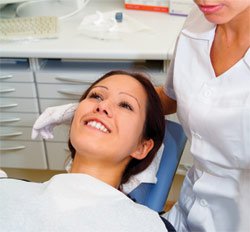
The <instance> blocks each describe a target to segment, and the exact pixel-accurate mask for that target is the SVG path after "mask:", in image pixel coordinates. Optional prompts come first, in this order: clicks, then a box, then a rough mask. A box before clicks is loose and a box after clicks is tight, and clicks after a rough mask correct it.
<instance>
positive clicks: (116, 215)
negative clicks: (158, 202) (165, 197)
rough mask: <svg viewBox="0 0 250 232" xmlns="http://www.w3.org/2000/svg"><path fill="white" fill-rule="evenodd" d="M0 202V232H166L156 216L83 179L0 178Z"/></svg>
mask: <svg viewBox="0 0 250 232" xmlns="http://www.w3.org/2000/svg"><path fill="white" fill-rule="evenodd" d="M0 199H1V210H0V228H1V231H12V232H15V231H20V230H21V231H22V232H29V231H30V232H36V231H39V232H40V231H50V232H64V231H69V232H70V231H88V232H110V231H119V232H134V231H143V232H161V231H166V228H165V225H164V223H163V222H162V220H161V219H160V217H159V215H158V213H157V212H155V211H153V210H151V209H149V208H147V207H145V206H143V205H140V204H137V203H135V202H133V201H132V200H131V199H129V198H128V197H127V196H126V195H125V194H123V193H122V192H120V191H119V190H117V189H115V188H113V187H112V186H110V185H108V184H106V183H104V182H102V181H100V180H98V179H95V178H94V177H92V176H89V175H85V174H59V175H55V176H54V177H52V178H51V179H50V180H49V181H47V182H44V183H33V182H25V181H20V180H15V179H0ZM138 222H139V223H138Z"/></svg>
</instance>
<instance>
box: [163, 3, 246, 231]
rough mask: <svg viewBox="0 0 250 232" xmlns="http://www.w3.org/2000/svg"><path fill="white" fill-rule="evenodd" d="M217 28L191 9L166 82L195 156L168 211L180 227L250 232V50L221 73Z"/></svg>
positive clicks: (197, 11) (191, 229)
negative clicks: (216, 59) (213, 52)
mask: <svg viewBox="0 0 250 232" xmlns="http://www.w3.org/2000/svg"><path fill="white" fill-rule="evenodd" d="M215 29H216V25H214V24H211V23H209V22H208V21H207V20H206V19H205V18H204V16H203V14H202V13H201V12H200V11H199V10H198V9H197V8H195V9H194V10H193V11H192V12H191V14H190V16H189V17H188V19H187V21H186V23H185V25H184V28H183V30H182V31H181V33H180V36H179V38H178V41H177V46H176V50H175V57H174V60H173V61H172V63H171V65H170V70H169V74H168V77H167V81H166V84H165V93H166V94H168V96H170V97H171V98H173V99H176V100H177V116H178V119H179V120H180V122H181V124H182V126H183V128H184V130H185V133H186V135H187V137H188V139H189V141H190V143H191V154H192V155H193V158H194V166H193V167H192V168H191V169H190V170H189V172H188V173H187V175H186V177H185V180H184V183H183V186H182V189H181V193H180V198H179V202H178V204H176V205H175V206H174V207H173V208H172V210H171V211H170V212H169V214H168V215H167V216H166V217H167V219H168V220H169V221H170V222H171V223H172V224H173V225H174V226H175V228H176V230H177V231H178V232H181V231H185V232H186V231H208V232H213V231H214V232H230V231H232V232H237V231H250V216H249V215H250V213H249V208H250V197H249V196H250V49H248V51H247V52H246V54H245V56H244V57H243V58H242V59H241V60H240V61H238V62H237V63H236V64H235V65H233V66H232V67H231V68H230V69H229V70H227V71H226V72H225V73H223V74H221V75H220V76H219V77H216V76H215V73H214V70H213V67H212V64H211V60H210V49H211V45H212V42H213V39H214V34H215ZM225 59H226V57H225Z"/></svg>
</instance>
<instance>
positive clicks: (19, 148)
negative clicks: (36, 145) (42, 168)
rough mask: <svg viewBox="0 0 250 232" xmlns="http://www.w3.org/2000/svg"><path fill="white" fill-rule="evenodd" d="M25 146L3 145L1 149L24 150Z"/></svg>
mask: <svg viewBox="0 0 250 232" xmlns="http://www.w3.org/2000/svg"><path fill="white" fill-rule="evenodd" d="M25 148H26V147H25V146H16V147H1V148H0V151H16V150H23V149H25Z"/></svg>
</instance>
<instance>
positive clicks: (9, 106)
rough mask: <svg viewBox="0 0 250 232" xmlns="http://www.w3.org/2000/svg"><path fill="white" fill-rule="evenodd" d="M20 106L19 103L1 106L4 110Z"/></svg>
mask: <svg viewBox="0 0 250 232" xmlns="http://www.w3.org/2000/svg"><path fill="white" fill-rule="evenodd" d="M16 106H18V104H17V103H12V104H6V105H0V109H4V108H13V107H16Z"/></svg>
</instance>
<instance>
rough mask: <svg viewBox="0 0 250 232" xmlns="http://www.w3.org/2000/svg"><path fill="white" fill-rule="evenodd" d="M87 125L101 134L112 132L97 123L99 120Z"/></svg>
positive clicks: (89, 122) (88, 122) (86, 123)
mask: <svg viewBox="0 0 250 232" xmlns="http://www.w3.org/2000/svg"><path fill="white" fill-rule="evenodd" d="M85 125H87V126H89V127H91V128H94V129H97V130H100V131H101V132H104V133H110V130H109V129H108V128H107V127H106V126H105V125H104V124H103V123H102V122H100V121H97V120H90V121H87V122H85Z"/></svg>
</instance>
